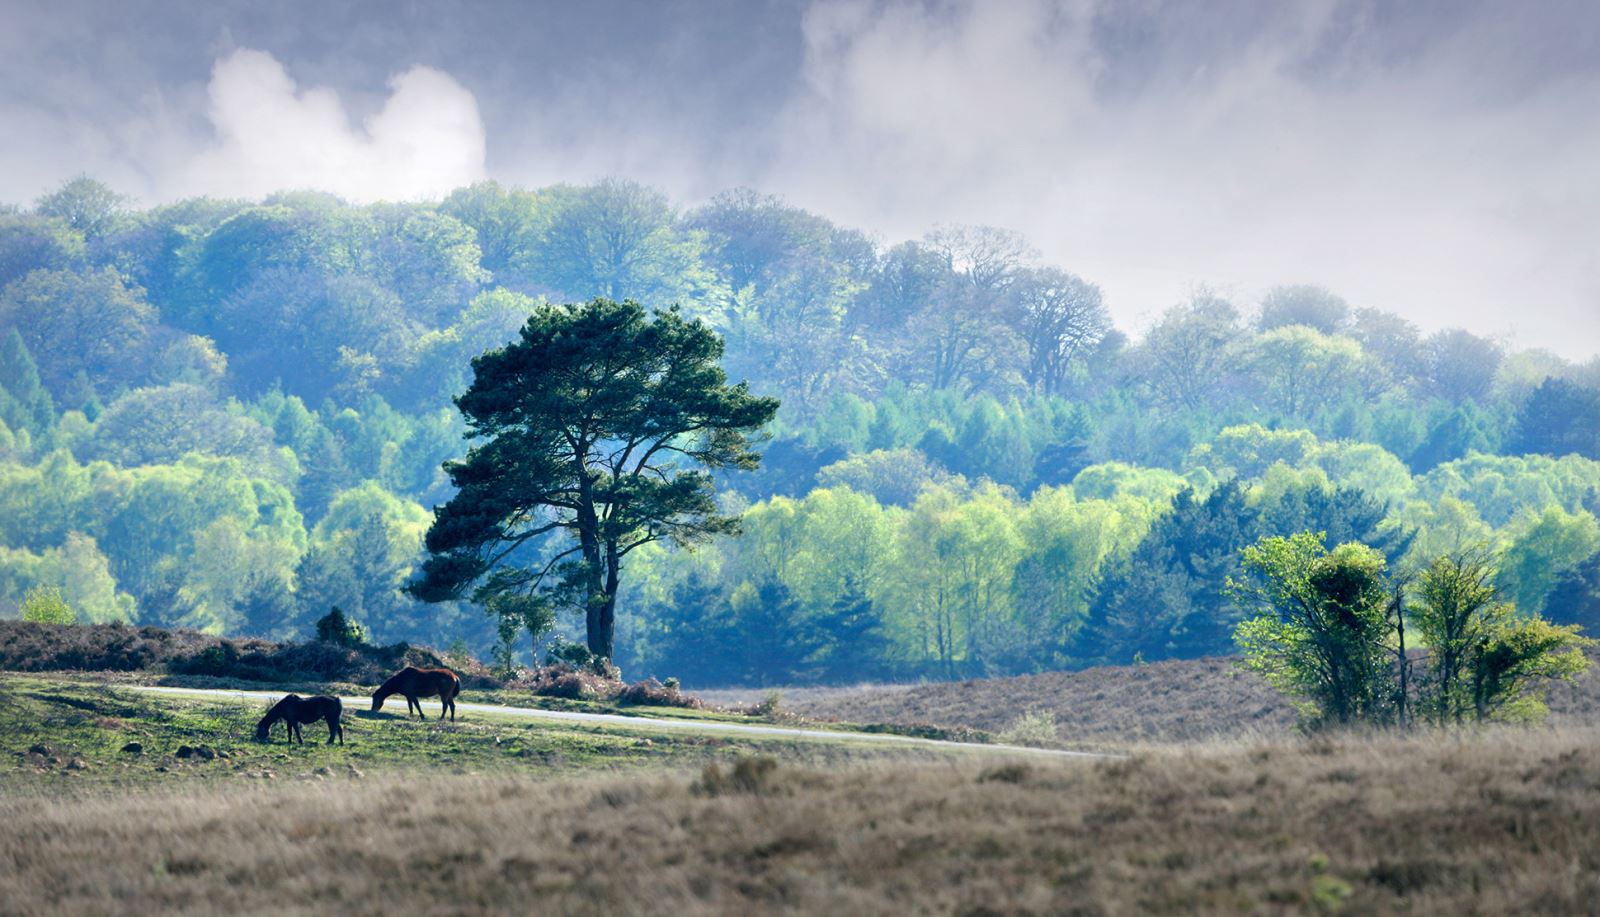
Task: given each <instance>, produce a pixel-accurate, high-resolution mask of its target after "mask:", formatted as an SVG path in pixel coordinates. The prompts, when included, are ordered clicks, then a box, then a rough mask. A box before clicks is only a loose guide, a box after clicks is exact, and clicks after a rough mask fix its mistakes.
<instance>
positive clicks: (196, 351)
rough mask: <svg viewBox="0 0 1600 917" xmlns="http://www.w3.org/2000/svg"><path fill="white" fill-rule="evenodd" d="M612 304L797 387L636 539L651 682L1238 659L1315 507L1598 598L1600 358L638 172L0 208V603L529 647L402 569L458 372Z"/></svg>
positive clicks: (1552, 587) (737, 374)
mask: <svg viewBox="0 0 1600 917" xmlns="http://www.w3.org/2000/svg"><path fill="white" fill-rule="evenodd" d="M1067 267H1070V265H1069V266H1067ZM592 297H606V298H609V299H617V300H622V299H633V300H637V301H638V302H640V303H642V304H644V305H645V306H647V307H649V308H667V307H676V308H678V309H679V310H680V313H681V314H682V315H683V316H685V317H686V318H689V319H698V320H700V321H703V322H704V323H706V324H707V325H709V326H710V327H711V328H712V329H714V330H715V331H716V332H718V334H720V335H721V336H722V337H723V339H724V340H725V341H726V348H727V349H726V358H725V360H724V365H725V366H726V368H727V371H728V374H729V376H730V377H731V378H733V379H736V380H740V379H743V380H748V381H749V383H750V386H751V389H752V390H753V391H755V392H756V393H758V394H763V395H773V396H776V397H778V398H780V399H781V402H782V407H781V410H780V412H779V414H778V417H777V420H776V421H775V422H774V423H773V424H772V425H771V429H770V434H771V435H770V439H769V440H768V441H767V442H766V443H765V444H764V446H763V451H764V460H763V463H762V465H761V467H760V469H759V470H757V471H754V472H746V471H737V472H728V473H726V474H724V475H721V476H720V477H719V479H718V482H719V483H718V489H719V495H718V500H719V503H720V505H721V509H722V511H724V512H727V513H733V514H740V515H742V517H743V534H742V535H741V536H740V537H737V538H722V539H719V540H716V541H714V542H712V543H711V544H709V545H705V546H702V547H700V548H699V549H697V550H695V551H692V552H690V551H683V550H676V549H672V548H668V547H662V546H660V545H649V546H647V547H645V548H641V549H640V550H639V551H638V552H636V553H635V554H634V555H633V556H631V557H630V558H629V561H628V562H629V568H628V577H627V579H626V580H625V589H624V593H623V595H622V598H621V601H620V602H619V607H618V618H617V621H618V624H617V662H618V663H619V664H620V665H621V666H622V668H623V669H624V670H625V671H628V672H629V674H630V675H632V674H637V675H639V676H643V675H646V674H656V675H660V676H666V675H679V676H681V677H682V678H683V679H684V681H685V682H694V683H698V684H711V683H793V682H807V681H848V680H857V679H868V678H921V677H928V678H944V677H962V676H970V675H984V674H1001V673H1017V672H1031V671H1039V670H1046V669H1058V668H1067V667H1074V666H1081V665H1087V664H1095V663H1106V662H1110V663H1125V662H1132V661H1138V660H1146V661H1153V660H1156V659H1162V658H1172V657H1189V656H1199V655H1207V654H1215V653H1220V652H1228V651H1230V648H1231V634H1232V631H1233V628H1234V626H1235V625H1236V624H1237V623H1238V621H1239V620H1240V612H1239V610H1238V609H1237V608H1236V607H1235V606H1234V605H1233V603H1232V602H1231V601H1230V600H1229V598H1228V595H1227V589H1226V583H1227V580H1228V578H1229V577H1230V576H1233V575H1237V573H1238V565H1239V562H1240V561H1239V556H1240V551H1241V549H1242V548H1244V547H1245V546H1247V545H1249V544H1252V543H1254V542H1255V541H1256V540H1257V539H1259V538H1260V537H1262V536H1264V535H1272V534H1281V535H1289V534H1293V533H1296V532H1301V531H1306V530H1310V531H1313V532H1325V533H1327V536H1328V540H1329V542H1330V543H1339V542H1344V541H1349V540H1359V541H1362V542H1365V543H1366V544H1369V545H1372V546H1374V547H1376V548H1377V549H1378V550H1380V551H1381V552H1383V554H1385V555H1386V556H1387V558H1388V560H1389V562H1390V563H1391V564H1393V565H1396V566H1397V568H1399V569H1402V570H1403V569H1406V568H1407V566H1408V565H1412V566H1415V565H1416V564H1417V563H1418V562H1419V561H1420V560H1421V559H1423V558H1431V557H1434V556H1437V555H1438V554H1439V553H1441V552H1445V551H1450V550H1454V549H1457V548H1460V547H1464V546H1468V545H1487V546H1489V547H1491V548H1492V549H1494V550H1497V551H1500V552H1503V553H1502V554H1501V562H1500V565H1499V566H1500V572H1499V574H1498V576H1499V582H1498V585H1499V586H1500V588H1501V589H1502V591H1503V592H1504V593H1505V594H1506V595H1507V596H1508V597H1509V598H1511V599H1512V600H1513V601H1514V602H1515V603H1516V605H1517V606H1518V607H1519V608H1522V609H1527V610H1535V611H1542V612H1543V613H1544V614H1545V615H1546V616H1547V617H1549V618H1550V619H1551V620H1553V621H1555V622H1558V623H1582V624H1586V625H1589V626H1590V627H1595V626H1596V625H1600V521H1597V519H1596V516H1597V514H1600V359H1594V360H1590V361H1588V362H1586V363H1582V364H1573V363H1571V362H1568V361H1566V360H1563V359H1561V358H1559V357H1558V356H1556V355H1554V354H1551V353H1548V352H1544V351H1537V350H1522V351H1515V350H1511V349H1509V348H1508V347H1506V346H1505V345H1504V344H1503V343H1502V342H1498V341H1495V340H1490V339H1486V338H1483V337H1479V336H1476V335H1474V334H1471V333H1469V332H1467V331H1464V330H1459V329H1448V330H1442V331H1437V332H1434V333H1430V334H1424V333H1423V332H1422V331H1421V330H1419V329H1418V328H1417V327H1415V326H1414V325H1412V324H1411V323H1410V322H1408V321H1407V320H1406V319H1404V318H1403V317H1401V316H1399V315H1396V314H1392V313H1389V312H1383V311H1378V310H1375V309H1371V308H1361V307H1360V306H1359V304H1350V303H1347V302H1346V301H1345V300H1344V299H1342V298H1340V297H1339V296H1338V295H1337V294H1336V293H1335V292H1332V291H1329V290H1325V289H1322V288H1319V287H1316V286H1310V285H1307V286H1291V287H1282V288H1278V289H1274V290H1272V291H1271V292H1270V293H1268V294H1267V295H1266V296H1265V297H1264V298H1263V299H1262V300H1261V301H1260V302H1252V303H1235V302H1230V301H1228V300H1227V299H1225V298H1223V297H1222V296H1220V295H1218V294H1217V293H1215V292H1213V291H1208V290H1203V289H1201V290H1195V291H1194V292H1193V294H1192V295H1191V296H1190V297H1189V298H1188V300H1187V301H1185V302H1180V303H1176V304H1173V305H1172V306H1171V307H1170V308H1169V309H1167V310H1166V311H1165V312H1164V313H1162V314H1161V315H1160V316H1159V317H1157V319H1156V320H1155V321H1154V322H1153V324H1152V325H1151V326H1150V327H1149V328H1148V329H1146V330H1144V331H1143V333H1141V334H1139V335H1130V334H1129V333H1126V332H1125V331H1122V330H1118V329H1117V328H1115V327H1114V326H1113V324H1112V322H1111V320H1110V318H1109V315H1108V312H1107V310H1106V307H1105V304H1104V303H1103V302H1102V299H1101V294H1100V291H1099V289H1098V288H1097V287H1096V286H1095V285H1094V283H1093V279H1092V278H1082V277H1079V276H1076V275H1074V274H1072V273H1070V272H1069V270H1067V269H1066V268H1063V267H1058V266H1054V265H1049V264H1045V263H1042V262H1041V260H1040V258H1039V256H1038V255H1037V253H1036V252H1034V251H1033V250H1032V249H1031V248H1030V246H1029V244H1028V242H1027V240H1025V239H1023V238H1022V237H1020V236H1018V235H1016V234H1015V233H1011V232H1008V231H1005V230H1002V229H996V228H991V227H972V226H953V227H940V228H935V229H933V230H931V231H929V232H928V233H927V234H926V235H925V236H923V237H922V238H920V239H917V240H914V241H907V242H901V243H898V244H893V245H889V244H885V243H884V242H883V241H882V240H878V239H874V238H872V237H869V236H867V235H865V234H863V233H861V232H857V231H855V230H852V229H848V228H845V227H840V226H837V225H834V224H833V223H831V222H829V221H828V220H827V219H825V218H824V217H821V216H818V215H815V214H811V213H808V212H805V211H803V210H799V209H796V208H794V207H791V206H788V205H786V204H785V203H784V202H782V201H780V200H777V199H774V198H771V197H766V196H763V195H760V194H758V193H755V192H752V191H746V190H739V191H733V192H728V193H725V194H722V195H719V196H717V197H716V198H714V199H712V200H711V201H710V202H709V203H706V204H704V205H702V206H699V207H694V208H690V209H684V208H681V207H679V206H678V205H677V204H675V203H674V202H673V201H671V200H670V199H668V198H667V196H665V195H664V194H662V193H660V192H658V191H655V190H652V189H650V188H647V187H643V186H640V185H637V184H633V183H630V182H625V181H606V182H602V183H599V184H596V185H592V186H586V187H574V186H566V185H562V186H556V187H550V188H542V189H537V190H523V189H508V188H503V187H501V186H499V185H497V184H495V183H492V182H490V183H484V184H480V185H475V186H472V187H469V188H462V189H459V190H457V191H456V192H454V193H453V194H451V195H449V196H448V197H446V198H445V199H444V200H443V201H440V202H438V203H406V204H392V203H380V204H373V205H366V206H356V205H352V204H348V203H346V202H344V201H341V200H339V199H337V198H335V197H332V196H329V195H326V194H320V193H309V192H306V193H302V192H291V193H282V194H277V195H273V196H271V197H269V198H267V199H266V200H263V201H259V202H250V201H224V200H211V199H196V200H186V201H182V202H179V203H176V204H172V205H169V206H162V207H156V208H152V209H136V208H133V207H131V206H129V205H128V204H127V202H126V201H124V200H123V199H122V198H120V197H119V196H118V195H117V194H116V193H114V192H113V191H112V190H111V189H109V188H106V187H105V186H103V185H101V184H99V183H97V182H95V181H93V180H90V179H87V178H80V179H76V180H74V181H72V182H69V183H67V184H66V185H64V186H63V187H61V188H60V189H58V190H57V191H55V192H53V193H51V194H49V195H46V196H45V197H43V198H41V199H40V200H38V201H37V202H35V203H33V204H32V205H30V206H17V207H10V208H3V209H0V615H5V616H10V615H14V614H16V613H17V610H18V608H19V606H20V604H21V602H22V599H23V597H24V595H26V594H27V593H28V592H29V591H30V590H31V589H34V588H36V587H39V586H53V587H57V588H59V589H60V590H61V593H62V595H63V596H64V597H65V598H66V600H67V601H68V603H69V604H70V605H71V607H72V608H73V609H74V610H75V612H76V614H77V616H78V618H79V620H83V621H94V622H111V621H126V622H138V623H153V624H161V625H173V626H186V627H195V628H201V629H204V630H208V631H212V632H217V633H227V634H255V635H261V636H269V637H279V638H282V637H305V636H307V635H308V634H309V633H310V632H311V630H312V628H313V625H314V622H315V621H316V620H317V619H318V618H320V617H321V616H322V615H324V614H325V613H326V612H327V611H328V609H329V608H330V607H333V606H337V607H339V608H341V609H342V610H343V611H344V612H345V613H346V614H347V615H349V616H350V617H351V618H353V619H355V620H357V621H359V622H360V623H361V624H362V625H363V626H364V627H365V628H366V629H367V631H368V632H370V633H371V634H372V635H373V637H374V638H376V639H379V640H383V641H394V640H401V639H405V640H413V641H422V642H427V643H430V644H434V645H437V646H441V647H444V646H450V645H452V644H464V645H466V646H468V647H471V648H473V649H474V650H477V651H480V652H487V651H488V650H489V649H490V648H491V647H492V646H493V645H494V644H495V643H496V642H497V641H502V640H511V639H515V632H514V631H508V630H507V629H506V628H503V627H501V626H499V625H500V622H498V621H497V620H495V619H494V617H493V616H492V615H490V614H488V613H486V612H485V611H484V610H483V609H480V608H477V607H474V606H472V605H471V604H469V603H467V602H440V603H423V602H419V601H417V600H415V599H413V598H411V597H410V596H409V595H408V594H407V593H405V592H404V591H402V590H403V587H404V586H405V585H406V584H407V583H408V582H410V581H411V580H412V579H413V576H414V573H415V571H416V569H417V568H418V566H419V564H420V563H421V560H422V554H423V549H422V539H423V536H424V533H425V532H426V531H427V529H428V526H429V523H430V521H431V519H432V512H431V510H432V508H433V507H434V506H436V505H439V504H442V503H444V502H445V501H447V500H448V499H449V497H450V496H451V493H452V491H451V485H450V479H449V477H448V476H447V475H446V474H445V473H444V472H443V470H442V469H441V464H442V463H443V462H444V461H445V460H447V459H450V458H453V457H457V456H459V455H461V454H462V453H463V452H464V450H465V446H464V444H463V439H462V437H463V433H464V430H465V427H464V424H463V421H462V419H461V417H460V415H459V413H458V411H457V409H456V407H455V405H454V403H453V399H454V397H455V396H457V395H459V394H460V393H462V392H463V391H464V390H465V389H466V388H467V386H468V384H469V383H470V382H471V374H472V369H471V365H470V361H471V359H472V357H474V356H476V355H478V354H480V353H482V352H483V351H485V350H487V349H491V348H495V347H499V346H501V345H503V344H505V343H507V342H508V341H510V340H511V339H513V338H514V337H515V336H516V334H517V332H518V330H519V329H520V328H521V327H522V325H523V324H524V322H525V321H526V320H527V318H528V316H529V314H530V313H531V312H532V311H533V310H534V309H535V308H536V307H537V306H538V305H539V304H541V303H545V302H572V301H583V300H587V299H590V298H592ZM533 549H535V550H537V549H538V547H537V546H535V548H533ZM549 549H550V550H553V546H552V547H551V548H549ZM558 630H561V631H563V632H565V633H568V634H571V633H572V632H573V624H572V622H570V621H567V622H564V623H563V624H562V625H560V626H559V627H558ZM513 645H516V646H517V647H518V650H519V652H522V653H523V654H526V653H528V652H529V651H530V649H531V645H529V644H528V643H527V641H526V640H523V641H522V642H521V643H520V644H513Z"/></svg>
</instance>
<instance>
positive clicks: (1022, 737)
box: [995, 710, 1059, 747]
mask: <svg viewBox="0 0 1600 917" xmlns="http://www.w3.org/2000/svg"><path fill="white" fill-rule="evenodd" d="M1058 738H1059V737H1058V735H1057V734H1056V716H1055V714H1053V713H1051V712H1050V711H1048V710H1029V711H1028V712H1027V713H1024V714H1022V715H1021V716H1018V717H1017V718H1016V719H1014V720H1012V721H1011V725H1010V726H1007V727H1006V728H1005V729H1004V730H1002V731H1001V732H1000V734H999V735H997V736H995V740H996V741H998V742H1001V743H1003V744H1006V745H1033V746H1041V747H1042V746H1047V745H1054V744H1055V743H1056V741H1057V740H1058Z"/></svg>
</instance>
